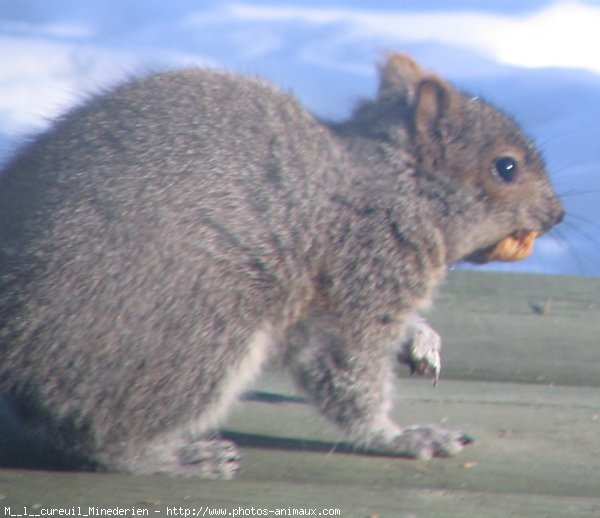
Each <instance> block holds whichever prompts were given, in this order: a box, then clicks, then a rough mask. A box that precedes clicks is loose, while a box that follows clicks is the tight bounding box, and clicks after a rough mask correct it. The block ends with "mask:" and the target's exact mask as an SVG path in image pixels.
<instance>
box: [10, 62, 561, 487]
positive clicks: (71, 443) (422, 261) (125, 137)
mask: <svg viewBox="0 0 600 518" xmlns="http://www.w3.org/2000/svg"><path fill="white" fill-rule="evenodd" d="M379 77H380V85H379V90H378V92H377V94H376V95H375V96H374V99H371V100H365V101H362V102H361V103H360V104H359V105H358V107H357V108H356V109H355V111H354V112H353V114H352V115H351V116H350V117H349V119H348V120H346V121H343V122H330V121H324V120H320V119H318V118H317V117H315V116H313V115H311V114H310V113H308V112H307V111H306V110H305V109H304V108H303V107H302V106H301V105H300V103H299V102H298V101H297V100H296V99H295V98H294V97H293V95H291V94H288V93H284V92H282V91H281V90H279V89H278V88H276V87H275V86H273V85H271V84H270V83H268V82H267V81H264V80H262V79H259V78H254V77H242V76H239V75H236V74H232V73H228V72H225V71H214V70H203V69H182V70H174V71H166V72H159V73H154V74H150V75H147V76H143V77H138V78H135V79H133V80H130V81H129V82H126V83H124V84H121V85H119V86H117V87H116V88H114V89H112V90H110V91H107V92H104V93H102V94H99V95H96V96H92V97H91V98H89V99H88V100H87V101H85V102H84V103H83V104H82V105H80V106H78V107H75V108H73V109H71V110H70V111H68V112H67V113H66V114H65V115H63V116H62V117H61V118H59V119H58V120H56V121H55V122H54V123H53V124H52V126H51V127H50V128H49V129H48V130H47V131H45V132H44V133H42V134H40V135H38V136H37V137H35V138H33V139H32V140H31V141H29V142H27V143H25V144H24V145H23V147H22V148H21V149H20V151H18V152H17V153H16V155H15V156H14V157H12V158H11V159H10V160H9V161H8V162H7V164H6V166H5V167H4V169H3V171H2V174H1V183H0V392H1V393H2V394H4V396H5V397H6V400H7V401H8V402H9V404H10V406H11V408H13V409H14V412H15V413H16V415H17V416H18V417H19V419H21V420H22V422H23V423H24V424H25V425H26V426H27V427H28V428H29V429H30V430H32V431H33V432H34V433H35V434H36V437H39V438H40V440H46V441H48V442H49V443H51V444H52V446H53V447H54V448H56V449H57V450H58V451H60V452H62V454H63V455H64V458H65V459H70V462H71V461H72V465H73V466H74V467H75V468H78V469H94V470H107V471H122V472H130V473H168V474H173V475H183V476H200V477H206V478H231V477H233V476H235V475H236V473H237V472H238V471H239V465H240V462H239V455H238V453H237V450H236V447H235V444H233V443H232V442H231V441H229V440H226V439H223V438H219V437H218V435H215V432H216V431H218V429H219V426H220V425H221V424H222V423H223V421H224V419H225V418H226V416H227V412H228V410H229V409H230V407H231V405H232V403H234V402H235V400H236V397H237V396H238V395H239V394H240V393H241V392H242V391H243V390H244V389H245V388H246V387H247V386H248V384H249V383H251V382H252V380H254V379H255V377H256V376H257V375H258V374H259V373H260V371H261V369H262V368H263V367H265V366H266V365H267V364H268V363H269V362H270V361H274V360H273V359H274V358H279V359H281V360H282V361H283V362H284V364H285V365H286V367H287V368H288V369H289V371H290V373H291V376H292V377H293V379H294V381H295V383H296V384H297V386H298V387H299V388H300V389H301V390H303V391H304V392H305V393H306V394H307V395H308V396H309V397H310V399H311V400H312V402H313V403H314V405H315V406H316V407H317V409H318V410H319V412H320V413H321V414H322V415H323V416H325V417H326V418H327V419H329V420H330V421H331V422H333V423H335V425H337V426H338V428H339V429H340V430H341V432H343V433H344V434H345V436H346V437H348V438H349V440H351V441H353V443H354V444H355V445H356V446H357V447H359V448H364V449H368V450H369V451H370V452H375V453H379V454H383V455H391V456H398V457H409V458H424V459H427V458H431V457H433V456H449V455H454V454H456V453H457V452H458V451H459V450H461V449H462V448H463V447H464V446H465V445H466V444H468V443H469V442H471V439H470V438H469V437H468V436H467V435H465V434H464V433H462V432H460V431H454V430H445V429H441V428H438V427H436V426H409V427H402V426H400V425H399V424H396V423H395V422H393V420H392V419H391V418H390V417H389V411H390V408H391V405H392V388H391V381H392V380H393V370H394V369H393V367H394V365H395V364H396V362H397V361H398V360H399V361H401V362H404V363H407V364H408V365H409V366H410V368H411V370H413V371H418V372H420V373H428V374H430V375H432V376H433V378H434V382H435V381H437V376H438V375H439V369H440V354H439V353H440V340H439V336H438V335H437V333H435V331H433V330H432V329H431V328H430V327H429V326H428V325H427V324H426V322H425V321H424V320H422V318H421V317H420V316H419V314H420V313H419V312H420V311H421V310H422V309H423V308H426V307H427V306H428V305H429V304H430V303H431V301H432V299H433V297H434V293H435V290H436V288H437V287H438V286H439V284H440V282H442V280H443V278H444V276H445V273H446V271H447V269H448V267H449V265H452V264H453V263H456V262H459V261H474V262H486V261H489V260H496V259H501V260H510V259H511V257H510V254H508V255H507V254H506V253H504V254H499V253H496V252H495V250H497V248H498V247H499V246H500V245H501V244H502V243H506V242H507V240H509V241H512V242H516V243H517V245H519V246H520V248H521V249H522V248H523V247H528V246H529V243H530V242H532V241H533V240H534V237H536V236H537V235H538V234H543V233H545V232H547V231H548V230H549V229H550V228H551V227H553V226H554V225H555V224H557V223H559V222H560V221H561V220H562V218H563V208H562V205H561V203H560V201H559V200H558V198H557V196H556V194H555V192H554V190H553V188H552V186H551V184H550V182H549V179H548V177H547V174H546V172H545V169H544V164H543V161H542V159H541V157H540V154H539V153H538V151H537V150H536V148H535V146H534V144H533V143H532V141H531V140H530V139H529V138H528V137H526V136H525V135H524V134H523V132H522V131H521V129H520V128H519V127H518V126H517V124H516V123H515V122H513V121H512V120H511V119H510V118H509V117H507V116H506V115H503V114H502V113H501V112H500V111H498V110H497V109H496V108H494V107H492V106H491V105H490V104H488V103H487V102H485V101H484V100H482V99H480V98H477V97H472V96H470V95H468V94H466V93H464V92H461V91H459V90H457V89H455V88H454V87H452V86H451V85H450V84H449V83H448V82H446V81H445V80H444V79H442V78H441V77H439V76H438V75H436V74H435V73H433V72H427V71H425V70H423V69H422V68H421V67H420V66H419V65H418V64H417V63H416V62H415V61H414V60H413V59H412V58H410V57H408V56H406V55H403V54H392V55H390V56H388V57H387V58H386V59H385V60H384V62H382V63H381V65H380V66H379ZM523 236H525V237H523ZM527 240H528V241H527ZM526 241H527V243H526V244H525V245H524V244H523V243H524V242H526ZM521 252H522V250H521ZM521 252H519V254H517V257H516V258H521V257H522V256H524V255H526V254H523V253H521Z"/></svg>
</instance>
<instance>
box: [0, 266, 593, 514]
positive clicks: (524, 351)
mask: <svg viewBox="0 0 600 518" xmlns="http://www.w3.org/2000/svg"><path fill="white" fill-rule="evenodd" d="M429 320H430V322H431V323H432V324H433V325H434V327H436V328H437V329H438V330H439V331H441V332H442V333H443V336H444V349H443V367H442V378H441V381H440V384H439V386H438V387H437V388H433V387H432V386H431V382H430V381H429V380H424V379H416V378H415V379H411V378H408V377H402V379H400V380H399V381H398V390H397V401H396V407H395V413H396V416H397V418H398V420H399V421H400V422H402V423H404V424H416V423H419V424H427V423H441V424H443V425H445V426H448V427H453V428H458V429H461V430H464V431H465V432H468V433H469V434H470V435H471V436H473V437H474V438H475V441H476V442H475V444H473V445H471V446H469V447H467V448H466V449H465V450H464V451H463V452H462V454H461V455H460V456H458V457H456V458H454V459H436V460H433V461H429V462H421V461H411V460H404V459H394V458H386V457H374V456H364V455H358V454H354V453H352V452H348V451H347V450H345V449H344V448H343V445H341V444H340V443H338V442H337V441H339V440H340V437H339V435H338V434H337V433H336V431H335V430H334V429H332V427H331V426H330V425H329V424H327V423H326V422H324V421H323V420H322V419H321V418H320V417H319V416H318V415H317V414H316V413H315V412H314V410H313V409H312V408H311V407H310V406H309V405H307V404H306V403H304V402H302V400H299V398H298V397H296V396H299V394H297V393H296V392H295V391H294V388H293V387H292V385H291V384H290V382H289V380H288V379H287V377H286V376H285V374H284V373H280V372H271V373H267V374H266V375H264V376H263V377H262V378H261V380H260V381H259V382H258V383H257V386H256V390H258V391H260V392H259V393H258V395H259V396H261V397H255V398H250V399H249V400H246V401H244V402H242V403H241V404H240V405H239V406H238V407H237V409H236V410H235V412H234V414H233V415H232V417H231V418H230V419H229V421H228V422H227V425H226V431H227V432H226V433H227V434H229V435H230V436H232V437H235V438H237V439H238V440H239V443H240V444H241V445H242V453H243V465H242V466H243V472H242V474H241V476H240V477H239V478H238V479H237V480H235V481H229V482H218V481H201V480H191V479H176V478H169V477H162V476H154V477H147V476H143V477H142V476H126V475H112V474H91V473H59V472H48V471H35V470H32V471H27V470H14V469H12V470H11V469H4V470H0V512H3V513H4V514H7V512H8V511H9V510H10V513H11V514H13V515H17V514H24V513H25V512H27V514H29V515H35V514H38V515H47V514H48V513H49V512H55V513H56V514H55V516H57V515H58V509H64V511H65V512H66V511H68V510H71V511H74V512H75V513H81V515H84V514H88V511H89V509H88V508H89V507H97V508H98V509H105V510H106V509H111V510H121V513H122V514H121V516H125V515H129V516H131V514H125V513H130V512H131V510H132V509H134V508H135V509H136V510H148V516H157V517H161V516H175V515H179V516H184V515H186V514H187V515H188V516H194V515H196V516H210V515H211V513H214V512H215V511H216V510H218V509H226V510H227V512H228V513H229V514H228V515H229V516H235V515H238V516H259V515H263V516H282V515H283V516H285V514H283V511H285V512H290V511H293V510H294V509H297V510H308V509H315V510H316V513H317V514H316V515H317V516H319V515H321V516H324V514H323V512H322V510H323V509H339V510H340V511H341V512H340V514H339V516H342V517H343V518H350V517H357V518H368V517H375V516H377V517H379V518H384V517H437V516H441V517H446V516H456V517H485V518H488V517H503V518H505V517H517V516H518V517H542V516H544V517H546V516H548V517H554V516H556V517H559V516H560V517H579V516H600V279H584V278H570V277H546V276H532V275H518V274H513V275H507V274H491V273H473V272H453V273H452V274H451V276H450V278H449V280H448V282H447V283H446V284H445V286H444V288H443V289H442V291H441V292H440V294H439V297H438V301H437V304H436V306H435V309H434V310H433V311H432V312H431V315H430V317H429ZM266 395H280V396H283V397H281V398H277V397H272V398H270V397H264V396H266ZM289 396H293V397H289ZM1 444H4V447H5V449H6V448H11V447H13V445H11V443H10V442H4V443H1ZM0 453H1V452H0ZM5 454H6V452H5ZM5 456H6V455H5ZM25 506H26V507H25ZM9 507H10V509H8V508H9ZM52 510H56V511H52ZM252 510H254V514H252V512H253V511H252ZM267 510H268V511H271V513H270V514H265V513H264V511H267ZM194 511H196V514H192V513H194ZM277 511H279V512H277ZM320 513H321V514H320ZM212 515H214V514H212ZM288 515H291V514H288ZM305 515H306V514H305Z"/></svg>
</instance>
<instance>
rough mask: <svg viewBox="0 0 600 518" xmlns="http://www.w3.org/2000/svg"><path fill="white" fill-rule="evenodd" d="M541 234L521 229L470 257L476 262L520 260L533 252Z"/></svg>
mask: <svg viewBox="0 0 600 518" xmlns="http://www.w3.org/2000/svg"><path fill="white" fill-rule="evenodd" d="M539 234H540V233H539V232H538V231H537V230H520V231H518V232H514V233H512V234H510V235H509V236H506V237H505V238H503V239H501V240H500V241H498V242H497V243H496V244H494V245H492V246H490V247H488V248H484V249H483V250H479V251H478V252H475V253H474V254H473V255H471V256H470V257H469V258H468V259H469V260H470V261H472V262H474V263H488V262H491V261H509V262H513V261H520V260H521V259H525V258H526V257H528V256H529V255H530V254H531V252H532V251H533V245H534V243H535V240H536V239H537V237H538V236H539Z"/></svg>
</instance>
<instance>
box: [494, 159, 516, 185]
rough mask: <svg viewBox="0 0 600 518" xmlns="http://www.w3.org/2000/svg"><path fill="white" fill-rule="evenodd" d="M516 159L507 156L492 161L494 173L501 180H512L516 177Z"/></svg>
mask: <svg viewBox="0 0 600 518" xmlns="http://www.w3.org/2000/svg"><path fill="white" fill-rule="evenodd" d="M518 169H519V168H518V166H517V161H516V160H515V159H514V158H511V157H509V156H503V157H500V158H498V159H496V162H495V163H494V174H495V175H496V176H497V177H498V178H499V179H500V180H502V181H503V182H507V183H508V182H512V181H514V179H515V178H516V177H517V171H518Z"/></svg>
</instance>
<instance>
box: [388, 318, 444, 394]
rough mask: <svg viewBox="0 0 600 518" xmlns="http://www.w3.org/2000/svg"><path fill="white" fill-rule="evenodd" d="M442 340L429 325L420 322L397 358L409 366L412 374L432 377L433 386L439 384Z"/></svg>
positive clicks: (416, 324) (411, 330)
mask: <svg viewBox="0 0 600 518" xmlns="http://www.w3.org/2000/svg"><path fill="white" fill-rule="evenodd" d="M441 342H442V341H441V338H440V336H439V335H438V334H437V333H436V332H435V331H434V330H433V329H431V327H429V325H427V324H426V323H425V322H424V321H422V320H419V321H417V322H416V323H414V324H413V325H412V326H411V329H410V331H409V337H408V340H406V341H405V342H404V343H403V345H402V349H401V351H400V352H399V353H398V355H397V358H398V361H399V362H400V363H405V364H406V365H408V367H409V369H410V373H411V374H415V373H416V374H419V375H422V376H431V377H432V380H433V386H434V387H435V386H436V385H437V384H438V381H439V378H440V371H441V368H442V362H441V356H440V349H441Z"/></svg>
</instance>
